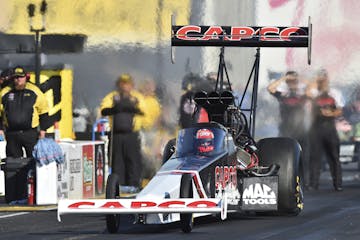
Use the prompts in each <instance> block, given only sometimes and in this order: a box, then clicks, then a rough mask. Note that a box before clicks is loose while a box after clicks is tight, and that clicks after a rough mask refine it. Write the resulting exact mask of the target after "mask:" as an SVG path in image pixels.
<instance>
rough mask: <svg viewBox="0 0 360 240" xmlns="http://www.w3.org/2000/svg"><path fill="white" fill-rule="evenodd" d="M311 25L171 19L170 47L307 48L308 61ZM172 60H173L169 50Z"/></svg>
mask: <svg viewBox="0 0 360 240" xmlns="http://www.w3.org/2000/svg"><path fill="white" fill-rule="evenodd" d="M311 38H312V24H311V20H310V17H309V20H308V26H307V27H297V26H289V27H278V26H264V27H259V26H217V25H216V26H199V25H185V26H179V25H175V24H174V17H173V16H172V18H171V47H173V46H174V47H175V46H180V47H184V46H215V47H306V48H307V49H308V64H310V63H311ZM172 59H174V55H173V51H172Z"/></svg>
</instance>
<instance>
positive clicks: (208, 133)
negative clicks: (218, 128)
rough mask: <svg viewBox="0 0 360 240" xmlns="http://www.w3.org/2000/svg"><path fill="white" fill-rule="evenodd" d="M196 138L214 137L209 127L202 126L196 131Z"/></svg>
mask: <svg viewBox="0 0 360 240" xmlns="http://www.w3.org/2000/svg"><path fill="white" fill-rule="evenodd" d="M196 139H214V133H213V132H212V131H211V130H209V129H206V128H202V129H199V130H198V131H197V132H196Z"/></svg>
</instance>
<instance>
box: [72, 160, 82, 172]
mask: <svg viewBox="0 0 360 240" xmlns="http://www.w3.org/2000/svg"><path fill="white" fill-rule="evenodd" d="M80 171H81V159H79V158H78V159H70V173H79V172H80Z"/></svg>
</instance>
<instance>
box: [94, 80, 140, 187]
mask: <svg viewBox="0 0 360 240" xmlns="http://www.w3.org/2000/svg"><path fill="white" fill-rule="evenodd" d="M116 88H117V89H116V90H115V91H112V92H110V93H109V94H108V95H106V96H105V98H104V99H103V100H102V102H101V106H100V108H101V114H102V115H103V116H112V117H111V121H110V123H111V124H112V129H113V130H112V132H113V136H111V137H112V146H113V147H112V159H111V160H112V172H113V173H115V174H118V175H119V178H120V185H123V186H130V187H131V188H130V190H129V191H131V192H135V191H137V190H138V189H139V187H140V180H141V173H142V162H141V161H142V160H141V143H140V136H139V131H140V129H141V127H142V118H143V113H144V112H145V109H144V108H145V107H144V100H143V97H142V95H141V94H140V93H138V92H137V91H135V90H134V82H133V79H132V77H131V76H130V75H129V74H122V75H121V76H120V77H119V78H118V80H117V81H116Z"/></svg>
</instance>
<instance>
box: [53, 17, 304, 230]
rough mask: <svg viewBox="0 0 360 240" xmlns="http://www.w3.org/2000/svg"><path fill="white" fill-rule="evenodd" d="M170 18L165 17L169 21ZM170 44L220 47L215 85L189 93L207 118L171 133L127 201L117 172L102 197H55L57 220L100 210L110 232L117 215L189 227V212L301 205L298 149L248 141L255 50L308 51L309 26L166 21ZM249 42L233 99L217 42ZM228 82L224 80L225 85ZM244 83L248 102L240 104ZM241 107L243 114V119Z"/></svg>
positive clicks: (296, 208) (289, 209) (292, 209)
mask: <svg viewBox="0 0 360 240" xmlns="http://www.w3.org/2000/svg"><path fill="white" fill-rule="evenodd" d="M172 22H173V21H172ZM171 42H172V46H219V47H221V52H220V62H219V69H218V75H217V82H216V86H215V89H214V91H213V92H198V93H196V94H195V95H194V100H195V102H196V104H197V106H198V107H199V108H200V107H201V108H204V109H205V110H206V112H207V113H208V116H209V119H210V122H208V123H198V124H195V125H194V126H192V127H190V128H186V129H181V130H180V131H179V132H178V135H177V138H176V142H175V141H173V140H172V141H169V143H168V144H167V146H166V148H165V150H164V155H165V163H164V164H163V166H162V167H161V168H160V170H159V171H158V172H157V174H156V175H155V176H154V177H153V178H152V179H151V181H150V182H149V184H148V185H147V186H146V187H145V188H144V189H142V191H141V192H140V193H139V194H137V195H136V197H135V198H134V199H122V198H120V194H119V177H118V176H117V175H116V174H111V175H110V176H109V178H108V180H107V186H106V199H91V200H67V199H63V200H60V201H59V205H58V218H59V220H60V217H61V216H62V215H64V214H76V213H79V214H86V213H91V214H106V225H107V229H108V231H109V232H110V233H116V232H117V231H118V228H119V225H120V217H119V215H120V214H135V216H136V223H139V224H162V223H170V222H174V221H180V224H181V229H182V231H184V232H190V231H191V230H192V227H193V219H194V217H197V216H203V215H209V214H216V215H218V216H220V217H221V219H226V217H227V213H229V212H237V211H253V212H257V213H261V212H265V211H270V212H272V213H275V212H276V213H278V212H280V213H283V214H291V215H297V214H299V213H300V211H301V210H302V209H303V191H302V164H301V147H300V145H299V144H298V143H297V142H296V141H295V140H293V139H290V138H266V139H261V140H259V141H257V142H256V141H255V140H254V139H253V136H254V133H255V117H256V102H257V92H258V71H259V61H260V49H259V48H260V47H307V48H308V54H309V57H308V61H309V63H310V53H311V23H310V19H309V26H308V27H242V26H239V27H237V26H233V27H229V26H195V25H189V26H177V25H174V24H172V38H171ZM226 46H233V47H235V46H239V47H241V46H242V47H257V52H256V55H255V62H254V65H253V68H252V70H251V73H250V76H249V79H248V81H247V84H246V88H245V90H244V93H243V95H242V99H241V101H240V104H235V101H234V95H233V93H232V91H231V87H230V91H225V90H223V84H224V81H225V80H227V81H228V82H229V77H228V72H227V69H226V65H225V61H224V47H226ZM229 86H231V85H230V82H229ZM249 88H252V90H251V107H250V108H249V109H244V108H242V102H243V99H244V96H245V94H247V91H248V89H249ZM244 112H248V114H247V116H248V117H247V116H246V115H245V114H244Z"/></svg>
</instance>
